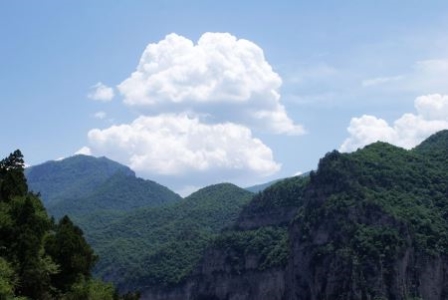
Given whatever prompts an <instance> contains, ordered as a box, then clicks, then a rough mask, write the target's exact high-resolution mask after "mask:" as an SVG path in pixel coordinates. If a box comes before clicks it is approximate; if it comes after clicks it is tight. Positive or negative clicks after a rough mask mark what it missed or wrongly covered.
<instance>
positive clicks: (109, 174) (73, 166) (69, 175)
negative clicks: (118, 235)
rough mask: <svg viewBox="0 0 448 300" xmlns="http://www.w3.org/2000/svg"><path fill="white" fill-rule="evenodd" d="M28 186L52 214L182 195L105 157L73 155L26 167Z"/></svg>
mask: <svg viewBox="0 0 448 300" xmlns="http://www.w3.org/2000/svg"><path fill="white" fill-rule="evenodd" d="M25 175H26V177H27V181H28V185H29V186H30V189H31V190H33V191H35V192H39V193H40V194H41V197H42V199H43V202H44V204H45V206H46V208H47V210H48V211H49V212H50V214H52V215H54V216H55V217H62V216H63V215H65V214H69V215H70V216H71V217H75V218H76V216H79V215H83V214H85V213H92V212H94V211H102V210H110V211H119V212H123V211H129V210H133V209H136V208H140V207H145V206H157V205H161V204H166V203H171V202H176V201H180V200H181V197H180V196H179V195H177V194H175V193H174V192H172V191H170V190H169V189H168V188H166V187H164V186H161V185H159V184H157V183H156V182H153V181H150V180H143V179H141V178H137V177H136V176H135V173H134V172H133V171H132V170H131V169H129V168H128V167H126V166H123V165H121V164H119V163H116V162H114V161H112V160H110V159H108V158H105V157H100V158H95V157H91V156H85V155H76V156H73V157H69V158H66V159H63V160H60V161H50V162H46V163H44V164H41V165H37V166H33V167H31V168H28V169H26V170H25Z"/></svg>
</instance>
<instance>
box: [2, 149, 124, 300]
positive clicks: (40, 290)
mask: <svg viewBox="0 0 448 300" xmlns="http://www.w3.org/2000/svg"><path fill="white" fill-rule="evenodd" d="M0 236H1V239H0V299H104V300H107V299H117V298H118V296H117V294H116V292H115V289H114V287H113V286H112V285H110V284H105V283H103V282H101V281H97V280H93V279H92V278H91V270H92V268H93V265H94V263H95V261H96V256H95V254H94V253H93V250H92V249H91V248H90V246H89V245H88V244H87V242H86V241H85V239H84V237H83V232H82V231H81V230H80V229H79V228H78V227H77V226H76V225H74V224H73V223H72V221H71V220H70V219H69V218H68V217H67V216H65V217H64V218H62V219H61V220H60V221H59V223H58V224H57V225H56V224H54V221H53V220H52V219H50V218H49V217H48V215H47V213H46V211H45V208H44V207H43V205H42V202H41V201H40V199H39V197H38V195H36V194H33V193H31V192H28V186H27V183H26V179H25V176H24V160H23V156H22V153H21V152H20V151H19V150H16V151H15V152H13V153H11V154H10V155H9V156H8V157H7V158H5V159H3V160H1V161H0Z"/></svg>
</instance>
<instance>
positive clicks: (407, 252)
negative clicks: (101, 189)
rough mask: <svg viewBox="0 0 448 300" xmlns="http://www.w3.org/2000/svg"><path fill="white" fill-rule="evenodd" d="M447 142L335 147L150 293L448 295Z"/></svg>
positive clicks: (447, 136) (267, 193)
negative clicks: (349, 149)
mask: <svg viewBox="0 0 448 300" xmlns="http://www.w3.org/2000/svg"><path fill="white" fill-rule="evenodd" d="M447 141H448V131H442V132H439V133H437V134H435V135H433V136H431V137H430V138H428V139H427V140H426V141H424V142H423V143H422V144H421V145H419V146H418V147H416V148H414V149H413V150H404V149H401V148H398V147H395V146H392V145H389V144H387V143H382V142H377V143H374V144H371V145H369V146H366V147H365V148H363V149H360V150H358V151H356V152H354V153H350V154H346V153H345V154H343V153H339V152H338V151H333V152H330V153H328V154H327V155H326V156H325V157H324V158H322V159H321V160H320V162H319V166H318V169H317V170H316V171H315V172H311V173H310V175H309V177H307V178H291V179H288V180H286V181H282V182H279V183H278V184H275V185H272V186H271V187H269V188H267V189H266V190H264V191H263V192H262V193H259V194H257V195H256V196H255V197H254V198H253V199H252V200H251V202H250V203H249V204H248V205H246V206H245V207H244V208H243V210H242V212H241V214H240V215H239V217H238V218H237V221H236V222H235V224H234V225H233V226H231V227H230V228H228V229H227V230H225V231H223V232H222V233H221V234H219V235H218V236H217V237H215V238H214V239H213V240H212V241H211V243H209V246H208V247H207V249H206V250H205V251H204V254H203V256H202V258H201V259H200V260H199V263H198V264H197V266H196V267H195V268H194V270H193V271H192V272H191V275H190V276H188V277H187V278H186V279H185V280H183V281H182V282H180V283H179V284H177V285H175V286H172V287H171V288H170V289H166V288H157V287H155V288H154V287H153V288H148V289H146V290H144V291H143V299H159V300H161V299H260V300H262V299H273V300H275V299H279V300H280V299H292V300H294V299H298V300H299V299H300V300H302V299H303V300H305V299H311V300H317V299H429V300H433V299H434V300H435V299H446V298H447V295H448V282H447V281H446V277H447V276H448V221H447V217H448V193H447V191H448V171H447V170H448V159H447V158H448V147H447V146H448V143H447Z"/></svg>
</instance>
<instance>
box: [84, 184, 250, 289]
mask: <svg viewBox="0 0 448 300" xmlns="http://www.w3.org/2000/svg"><path fill="white" fill-rule="evenodd" d="M251 198H252V193H250V192H248V191H246V190H244V189H241V188H239V187H237V186H235V185H232V184H217V185H213V186H209V187H206V188H203V189H201V190H199V191H197V192H195V193H193V194H191V195H190V196H188V197H187V198H185V199H184V200H182V201H180V202H176V203H172V204H168V205H163V206H159V207H152V208H142V209H139V210H134V211H131V212H128V213H126V214H124V215H120V216H116V218H115V219H114V220H113V221H111V222H108V223H107V224H105V223H103V221H102V220H101V218H100V219H99V218H97V216H96V215H95V214H91V215H89V216H86V217H84V218H81V219H78V221H79V223H80V224H83V228H84V229H85V231H86V237H87V239H88V240H89V241H90V243H91V244H92V246H93V248H94V249H95V251H97V252H98V254H99V255H100V257H101V260H100V261H99V263H98V265H97V267H96V274H97V275H98V276H100V277H101V278H103V279H105V280H108V281H112V282H114V283H115V284H116V285H117V286H118V288H119V289H120V290H121V291H131V290H141V289H145V288H148V286H158V287H166V286H171V285H175V284H177V283H179V282H181V281H182V280H184V279H185V277H186V276H187V275H189V274H190V273H191V271H192V269H193V268H194V266H195V265H196V264H197V262H198V260H199V259H200V257H201V254H202V252H203V250H204V249H205V248H206V246H207V245H208V243H209V242H210V241H211V240H212V239H213V238H214V237H215V236H216V235H217V234H218V233H219V232H220V231H221V230H223V229H224V228H226V227H228V226H230V225H231V224H233V223H234V222H235V221H236V219H237V217H238V214H239V212H240V211H241V209H242V207H243V206H244V205H245V204H247V203H248V202H249V201H250V199H251ZM98 223H99V224H98Z"/></svg>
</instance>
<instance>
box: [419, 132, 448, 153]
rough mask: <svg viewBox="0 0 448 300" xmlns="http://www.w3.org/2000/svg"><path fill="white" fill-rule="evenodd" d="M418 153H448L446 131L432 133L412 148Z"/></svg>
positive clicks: (447, 133)
mask: <svg viewBox="0 0 448 300" xmlns="http://www.w3.org/2000/svg"><path fill="white" fill-rule="evenodd" d="M414 150H415V151H417V152H419V153H428V152H433V153H434V152H446V151H448V130H446V129H445V130H441V131H439V132H436V133H434V134H433V135H431V136H430V137H429V138H427V139H426V140H424V141H423V142H422V143H421V144H420V145H418V146H417V147H415V148H414Z"/></svg>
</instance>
